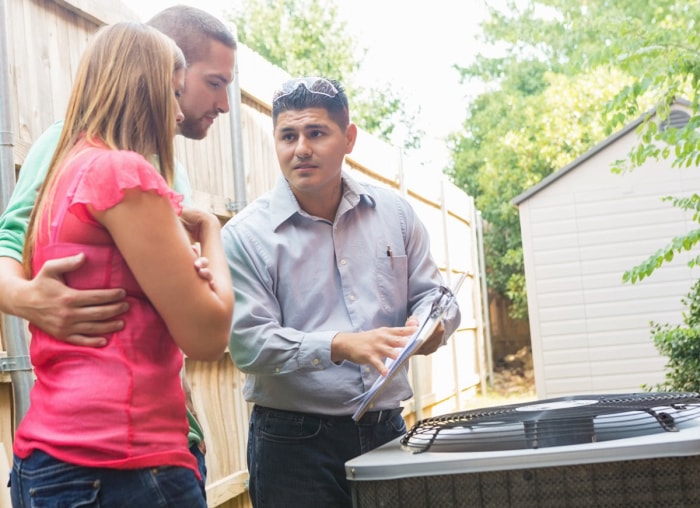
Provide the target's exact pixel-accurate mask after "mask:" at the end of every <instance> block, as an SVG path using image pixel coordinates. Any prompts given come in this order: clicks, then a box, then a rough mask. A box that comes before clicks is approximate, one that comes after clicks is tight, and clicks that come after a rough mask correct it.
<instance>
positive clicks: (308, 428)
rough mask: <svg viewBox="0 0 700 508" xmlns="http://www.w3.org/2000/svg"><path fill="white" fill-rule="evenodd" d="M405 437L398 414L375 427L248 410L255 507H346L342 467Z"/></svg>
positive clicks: (342, 419)
mask: <svg viewBox="0 0 700 508" xmlns="http://www.w3.org/2000/svg"><path fill="white" fill-rule="evenodd" d="M405 432H406V424H405V422H404V420H403V417H402V416H401V410H400V409H397V410H394V411H393V412H392V413H391V414H390V416H389V418H388V419H386V420H385V421H381V422H380V423H372V424H366V425H365V424H362V423H355V422H354V421H353V420H352V418H350V417H349V416H348V417H333V416H328V417H326V416H319V415H310V414H306V413H296V412H290V411H278V410H275V409H268V408H263V407H260V406H254V407H253V412H252V414H251V418H250V427H249V433H248V471H249V473H250V481H249V492H250V497H251V500H252V502H253V506H255V508H278V507H281V508H316V507H319V508H328V507H333V508H343V507H351V506H352V497H351V494H350V486H349V484H348V481H347V479H346V478H345V462H347V461H348V460H350V459H352V458H354V457H357V456H358V455H360V454H362V453H366V452H368V451H370V450H372V449H374V448H376V447H378V446H380V445H382V444H384V443H387V442H389V441H391V440H393V439H394V438H396V437H398V436H401V435H403V434H404V433H405Z"/></svg>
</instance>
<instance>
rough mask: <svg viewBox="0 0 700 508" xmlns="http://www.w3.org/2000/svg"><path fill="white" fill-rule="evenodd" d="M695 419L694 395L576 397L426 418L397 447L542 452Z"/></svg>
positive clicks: (699, 398) (699, 404) (698, 412)
mask: <svg viewBox="0 0 700 508" xmlns="http://www.w3.org/2000/svg"><path fill="white" fill-rule="evenodd" d="M698 417H700V395H699V394H698V393H694V392H693V393H677V392H652V393H633V394H622V395H576V396H571V397H561V398H556V399H546V400H539V401H535V402H530V403H524V404H511V405H506V406H497V407H492V408H484V409H475V410H470V411H461V412H457V413H450V414H447V415H442V416H437V417H432V418H427V419H424V420H421V421H419V422H418V423H416V424H415V425H414V426H413V428H411V430H410V431H409V432H408V433H407V434H406V436H404V438H403V439H402V440H401V444H402V446H403V447H404V449H406V450H409V451H413V452H424V451H427V450H431V451H447V452H449V451H455V452H464V451H495V450H516V449H526V448H544V447H550V446H562V445H571V444H581V443H591V442H599V441H608V440H611V439H619V438H625V437H634V436H640V435H645V434H651V433H656V432H664V431H667V432H675V431H677V430H678V429H679V427H682V425H683V423H684V422H687V421H689V420H694V419H697V418H698Z"/></svg>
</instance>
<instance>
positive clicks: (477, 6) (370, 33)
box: [122, 0, 502, 172]
mask: <svg viewBox="0 0 700 508" xmlns="http://www.w3.org/2000/svg"><path fill="white" fill-rule="evenodd" d="M122 1H123V3H124V4H125V5H127V6H128V7H129V8H130V9H131V10H132V11H134V12H135V13H136V14H137V15H139V16H141V18H142V19H143V20H144V21H145V20H147V19H148V18H149V17H150V16H151V15H153V14H155V13H156V12H158V11H159V10H161V9H163V8H165V7H167V6H169V5H174V4H178V3H184V4H190V5H196V6H197V7H200V8H202V9H204V10H207V11H209V12H211V13H212V14H215V15H218V16H220V17H222V18H224V19H225V17H226V14H227V13H230V12H232V10H233V9H234V8H236V7H238V6H239V5H240V0H191V1H188V0H180V1H171V0H149V1H147V2H146V1H144V0H122ZM488 1H489V3H493V2H501V1H502V0H488ZM484 4H485V0H431V1H430V2H419V1H417V0H339V1H338V2H337V5H338V6H339V15H340V17H341V18H342V19H344V20H345V21H346V22H347V28H348V30H349V31H350V32H352V33H353V34H354V36H355V39H356V40H357V44H358V46H359V47H361V48H365V49H366V50H367V53H366V55H365V58H364V59H363V61H362V64H361V68H360V70H359V72H358V75H357V82H358V83H359V84H362V85H363V86H365V87H371V86H373V85H377V86H381V85H382V84H384V83H387V82H390V83H391V84H392V87H393V88H394V89H395V90H397V91H398V92H399V93H400V94H402V96H404V98H405V103H406V105H407V108H408V110H409V111H411V112H417V111H419V113H418V116H417V118H416V123H417V127H418V128H419V129H420V130H422V131H424V132H425V137H424V138H423V140H422V147H423V148H422V150H420V152H417V153H414V154H413V155H412V156H413V157H414V158H415V159H417V160H418V161H420V164H421V165H422V166H424V167H426V168H428V169H435V170H436V171H438V172H439V171H441V170H442V168H443V167H444V166H445V165H447V163H448V160H449V152H448V150H447V147H446V145H445V138H446V136H447V135H448V134H450V133H451V132H454V131H459V130H460V128H461V125H462V123H463V121H464V119H465V118H466V111H467V108H468V105H469V100H470V98H471V97H473V96H474V95H475V94H477V93H478V91H479V90H478V89H477V88H474V87H471V88H468V87H466V86H465V85H461V84H460V83H459V74H458V72H457V71H456V70H455V69H454V68H453V66H454V65H455V64H457V65H460V66H466V65H469V64H470V63H472V62H473V59H474V56H475V54H476V53H477V52H479V51H481V48H480V44H479V42H478V37H477V34H478V33H479V23H480V22H481V20H483V19H484V16H485V15H486V7H485V5H484Z"/></svg>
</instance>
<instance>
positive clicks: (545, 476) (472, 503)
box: [351, 456, 700, 508]
mask: <svg viewBox="0 0 700 508" xmlns="http://www.w3.org/2000/svg"><path fill="white" fill-rule="evenodd" d="M351 488H352V494H353V506H354V508H373V507H383V508H392V507H394V508H479V507H481V508H591V507H596V508H598V507H600V508H613V507H624V508H629V507H634V508H658V507H664V508H674V507H679V508H680V507H687V508H691V507H698V506H700V457H698V456H690V457H670V458H654V459H644V460H630V461H619V462H605V463H598V464H583V465H568V466H558V467H540V468H528V469H517V470H511V471H495V472H480V473H468V474H454V475H443V476H421V477H415V478H404V479H398V480H380V481H351Z"/></svg>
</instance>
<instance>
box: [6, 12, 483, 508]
mask: <svg viewBox="0 0 700 508" xmlns="http://www.w3.org/2000/svg"><path fill="white" fill-rule="evenodd" d="M0 14H4V19H5V26H4V27H3V26H0V37H6V39H7V43H6V44H7V47H8V49H9V50H8V55H7V58H6V61H5V59H2V57H3V55H0V73H6V76H7V77H9V79H8V80H7V82H9V84H10V85H9V90H7V91H6V93H8V94H9V99H10V100H9V103H10V107H9V111H5V112H4V114H6V115H7V116H8V119H7V123H8V124H9V125H10V126H11V132H10V138H11V145H12V151H13V158H14V166H15V167H14V168H5V167H2V168H0V170H2V171H3V172H7V171H9V172H13V171H14V170H19V169H20V168H21V165H22V162H23V161H24V158H25V156H26V153H27V151H28V149H29V147H30V146H31V144H32V142H33V141H34V140H35V139H36V138H37V137H38V136H39V135H40V134H41V133H42V132H43V131H44V130H45V129H46V128H47V127H48V126H49V125H50V124H51V123H52V122H54V121H55V120H57V119H60V118H62V117H63V114H64V109H65V106H66V102H67V99H68V95H69V91H70V85H71V82H72V77H73V74H74V72H75V69H76V66H77V62H78V60H79V58H80V55H81V52H82V50H83V48H84V47H85V45H86V43H87V41H88V40H89V38H90V35H91V34H92V33H93V32H94V31H95V30H96V29H97V28H98V27H99V26H101V25H103V24H105V23H112V22H115V21H118V20H121V19H138V17H137V16H135V15H134V14H133V13H132V12H130V11H129V10H128V9H126V8H125V7H124V6H123V5H122V4H121V3H120V2H118V1H110V0H0ZM2 19H3V16H0V20H2ZM237 68H238V74H237V80H238V82H237V83H236V86H235V87H232V91H231V97H232V99H233V103H232V106H233V108H232V112H231V114H229V115H222V117H221V118H219V119H218V120H217V121H216V122H215V124H214V126H213V127H212V128H211V129H210V134H209V135H208V136H207V137H206V138H205V139H204V140H200V141H192V140H186V139H184V138H182V137H180V136H178V138H177V141H176V153H177V156H178V158H179V159H180V161H181V162H182V163H183V164H184V165H185V167H186V168H187V169H188V173H189V177H190V179H191V183H192V188H193V200H194V202H195V204H196V205H198V206H201V207H203V208H206V209H208V210H210V211H212V212H213V213H216V214H217V215H218V216H219V217H220V219H221V220H222V221H225V220H227V219H228V218H230V217H232V216H233V214H234V213H235V212H236V210H238V209H240V207H241V206H244V205H245V203H246V202H250V201H252V200H253V199H255V198H256V197H258V196H259V195H261V194H262V193H264V192H265V191H267V190H268V189H270V188H271V187H272V185H273V184H274V182H275V180H276V179H277V177H278V174H279V167H278V165H277V161H276V158H275V154H274V149H273V144H272V136H271V132H272V125H271V119H270V104H269V99H270V97H271V95H272V90H274V88H275V86H276V85H277V84H279V83H280V82H281V81H282V80H283V79H284V77H285V74H284V72H283V71H281V70H280V69H277V68H275V67H273V66H271V65H270V64H269V63H267V62H265V61H264V60H262V59H261V58H260V57H259V56H258V55H256V54H254V53H253V52H251V51H250V50H248V49H247V48H246V47H245V46H243V45H241V47H240V49H239V51H238V55H237ZM0 82H1V81H0ZM0 93H3V91H2V90H0ZM0 114H3V111H0ZM236 139H238V140H240V143H236V142H235V140H236ZM234 146H235V147H238V148H239V149H240V150H242V157H240V155H241V154H240V153H239V154H235V153H234V150H233V148H232V147H234ZM236 157H239V159H240V160H239V161H238V162H237V161H236ZM241 162H242V164H243V168H244V175H245V178H244V179H245V182H244V185H245V193H244V195H245V202H243V203H241V200H240V196H241V195H242V193H241V192H240V189H238V190H239V192H238V194H237V193H236V190H237V189H236V177H235V175H234V170H233V168H234V166H235V165H236V164H240V163H241ZM346 166H347V169H348V170H349V171H351V172H352V173H353V174H354V176H356V177H357V178H358V179H360V180H371V181H373V182H375V183H378V184H380V185H384V186H387V187H392V188H395V189H396V190H397V191H398V192H402V193H403V194H404V195H405V196H406V197H407V198H408V199H409V201H410V202H411V204H412V205H413V206H414V207H415V209H416V210H417V212H418V214H419V216H420V217H421V219H422V220H423V221H424V222H425V224H426V225H427V226H428V229H429V231H430V235H431V244H432V250H433V255H434V257H435V259H436V260H437V261H438V263H439V265H440V268H441V270H442V271H443V273H444V276H445V279H446V280H447V281H448V282H454V281H455V280H456V278H457V276H458V275H459V274H461V273H467V274H469V278H468V280H467V282H466V283H465V285H464V286H463V288H462V291H461V292H460V295H459V302H460V306H461V309H462V314H463V320H462V324H461V327H460V329H459V330H458V331H457V333H456V334H455V336H454V337H453V338H452V339H451V341H450V343H449V344H448V346H446V347H444V348H442V349H441V350H440V351H438V352H437V353H435V354H434V355H432V356H430V357H427V358H424V357H420V358H416V359H414V360H413V363H412V366H411V369H412V376H413V377H412V379H413V381H414V382H413V384H414V390H415V392H416V396H415V397H414V398H413V399H411V400H409V401H406V406H405V413H404V414H405V416H406V418H407V421H408V423H409V424H410V423H411V422H413V421H414V420H415V419H416V418H422V417H425V416H430V415H432V414H441V413H444V412H448V411H454V410H458V409H460V407H461V405H462V404H463V403H464V401H465V400H467V399H469V398H471V397H473V396H474V394H475V391H476V390H477V389H481V390H483V389H484V387H485V384H484V381H485V376H486V371H487V368H486V364H487V358H486V356H487V355H486V350H487V349H488V348H487V347H486V346H487V344H485V339H484V334H483V330H484V326H483V318H482V317H483V312H482V301H483V298H482V291H481V289H482V284H481V279H480V274H479V250H478V248H477V243H478V242H477V227H476V221H477V215H478V214H477V212H476V210H475V208H474V203H473V199H472V198H471V197H469V196H467V195H465V194H464V193H463V192H462V191H461V190H459V189H457V188H456V187H455V186H454V185H452V184H451V183H449V182H446V181H445V180H444V179H443V178H441V177H440V176H436V175H435V174H434V173H433V174H428V172H427V170H425V169H423V168H419V167H414V166H413V165H412V162H411V160H410V159H407V158H405V157H403V156H401V154H400V153H399V152H398V150H397V149H396V148H393V147H390V146H388V145H386V144H384V143H381V142H379V141H378V140H376V139H374V138H372V137H371V136H369V135H367V134H366V133H363V132H360V134H359V138H358V142H357V144H356V148H355V151H354V153H353V154H352V155H351V156H350V157H348V158H347V160H346ZM0 181H2V180H0ZM2 204H3V203H0V205H2ZM4 333H5V334H7V333H8V332H7V331H4ZM3 339H5V337H3ZM5 344H6V343H5V340H3V345H5ZM3 349H4V350H5V351H6V350H7V348H6V347H5V346H3ZM0 354H1V353H0ZM186 369H187V374H188V378H189V380H190V384H191V385H192V390H193V399H194V404H195V408H196V410H197V413H198V415H200V417H201V418H202V425H203V428H204V432H205V435H206V436H207V457H206V458H207V466H208V471H209V474H208V481H207V492H208V501H209V506H211V507H215V506H217V507H243V506H249V504H250V502H249V499H248V496H247V493H246V481H247V470H246V463H245V449H246V438H247V428H248V414H249V407H248V404H247V403H246V402H245V400H244V399H243V396H242V386H243V381H244V375H243V374H242V373H241V372H240V371H239V370H238V369H237V368H236V367H235V366H234V365H233V363H232V362H231V360H230V358H229V357H228V356H226V357H225V358H223V359H221V360H219V361H218V362H213V363H205V362H196V361H191V360H189V359H187V361H186ZM12 408H13V400H12V384H11V378H10V376H9V375H8V374H7V373H2V374H0V440H1V442H2V443H3V444H4V447H5V449H4V451H5V457H6V458H7V463H11V458H12V457H11V443H12V436H13V430H14V429H13V418H12ZM3 458H4V457H2V455H1V454H0V459H3ZM2 469H3V461H2V460H0V474H1V472H2ZM3 484H4V483H3ZM0 492H2V494H5V492H4V489H0ZM2 502H3V501H2V497H1V495H0V507H2Z"/></svg>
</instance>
